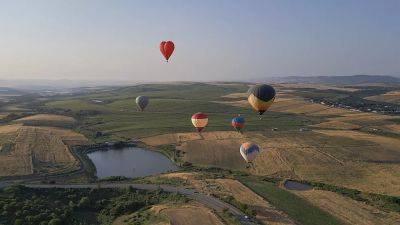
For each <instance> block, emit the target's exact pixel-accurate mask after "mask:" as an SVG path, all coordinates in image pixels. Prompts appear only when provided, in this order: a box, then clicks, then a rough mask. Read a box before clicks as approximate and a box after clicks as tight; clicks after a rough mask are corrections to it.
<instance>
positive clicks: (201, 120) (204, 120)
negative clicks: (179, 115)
mask: <svg viewBox="0 0 400 225" xmlns="http://www.w3.org/2000/svg"><path fill="white" fill-rule="evenodd" d="M192 124H193V126H194V127H195V128H196V129H197V131H198V132H200V131H202V130H203V129H204V127H205V126H207V124H208V116H207V115H206V114H204V113H196V114H193V116H192Z"/></svg>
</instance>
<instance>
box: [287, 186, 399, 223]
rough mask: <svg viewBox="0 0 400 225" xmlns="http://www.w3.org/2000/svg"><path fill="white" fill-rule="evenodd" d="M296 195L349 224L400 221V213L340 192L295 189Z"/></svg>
mask: <svg viewBox="0 0 400 225" xmlns="http://www.w3.org/2000/svg"><path fill="white" fill-rule="evenodd" d="M293 193H295V194H296V195H298V196H300V197H302V198H304V199H307V200H308V201H310V202H311V203H312V204H314V205H315V206H317V207H319V208H321V209H322V210H324V211H326V212H328V213H330V214H332V215H333V216H335V217H336V218H339V219H340V220H342V221H343V222H345V223H347V224H358V225H376V224H387V225H395V224H397V222H398V221H400V214H399V213H393V212H390V213H388V212H384V211H381V210H379V209H377V208H375V207H373V206H369V205H367V204H364V203H362V202H358V201H355V200H352V199H350V198H347V197H344V196H341V195H339V194H336V193H333V192H329V191H322V190H309V191H293Z"/></svg>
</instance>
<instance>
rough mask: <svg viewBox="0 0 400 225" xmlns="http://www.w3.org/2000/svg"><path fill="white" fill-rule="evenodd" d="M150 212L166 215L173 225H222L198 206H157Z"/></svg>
mask: <svg viewBox="0 0 400 225" xmlns="http://www.w3.org/2000/svg"><path fill="white" fill-rule="evenodd" d="M151 210H152V211H153V212H155V213H157V214H163V215H166V216H167V217H168V219H169V220H170V224H173V225H198V224H202V225H203V224H204V225H223V223H222V222H221V221H220V220H219V219H218V217H216V216H215V215H214V213H213V212H212V211H211V210H209V209H207V208H206V207H204V206H202V205H200V204H194V203H192V204H185V205H180V206H168V205H157V206H154V207H153V208H152V209H151Z"/></svg>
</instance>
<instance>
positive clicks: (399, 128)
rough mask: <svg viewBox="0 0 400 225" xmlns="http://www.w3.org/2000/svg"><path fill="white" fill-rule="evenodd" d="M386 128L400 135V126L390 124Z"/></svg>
mask: <svg viewBox="0 0 400 225" xmlns="http://www.w3.org/2000/svg"><path fill="white" fill-rule="evenodd" d="M385 127H386V128H388V129H389V130H390V131H393V132H395V133H398V134H400V124H390V125H386V126H385Z"/></svg>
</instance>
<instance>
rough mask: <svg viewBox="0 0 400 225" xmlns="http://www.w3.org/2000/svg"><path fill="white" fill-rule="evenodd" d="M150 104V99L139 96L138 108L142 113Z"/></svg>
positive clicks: (137, 100) (137, 99)
mask: <svg viewBox="0 0 400 225" xmlns="http://www.w3.org/2000/svg"><path fill="white" fill-rule="evenodd" d="M148 104H149V98H148V97H146V96H138V97H137V98H136V105H137V106H138V108H139V110H140V111H143V110H144V108H146V106H147V105H148Z"/></svg>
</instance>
